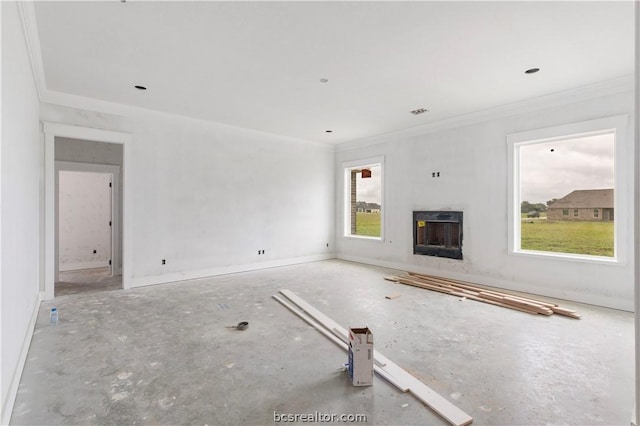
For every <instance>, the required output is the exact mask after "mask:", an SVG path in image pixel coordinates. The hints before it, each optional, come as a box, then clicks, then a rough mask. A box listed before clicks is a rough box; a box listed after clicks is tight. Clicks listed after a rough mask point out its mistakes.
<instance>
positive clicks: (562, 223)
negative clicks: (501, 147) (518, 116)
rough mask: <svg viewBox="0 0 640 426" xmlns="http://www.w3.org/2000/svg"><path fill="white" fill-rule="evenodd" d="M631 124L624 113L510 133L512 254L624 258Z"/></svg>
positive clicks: (608, 258)
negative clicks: (626, 139) (619, 115)
mask: <svg viewBox="0 0 640 426" xmlns="http://www.w3.org/2000/svg"><path fill="white" fill-rule="evenodd" d="M627 127H628V118H627V117H624V116H622V117H611V118H605V119H599V120H593V121H588V122H582V123H575V124H570V125H564V126H558V127H554V128H548V129H540V130H534V131H529V132H523V133H519V134H514V135H509V136H508V137H507V142H508V144H509V151H510V159H511V160H510V164H509V167H510V175H511V180H510V191H509V199H510V204H511V207H510V210H509V218H510V225H509V249H510V251H511V252H514V253H523V254H525V253H526V254H533V255H547V256H555V257H568V258H576V257H581V258H584V259H585V260H589V259H591V260H594V261H596V260H602V261H606V260H615V261H621V260H622V258H621V253H620V250H619V249H620V248H622V247H618V246H619V245H622V246H624V247H625V248H627V249H628V248H629V246H628V244H627V243H626V241H623V240H624V239H623V238H620V237H621V236H623V235H624V232H625V230H624V229H625V225H624V222H620V223H618V222H619V220H622V219H621V218H620V216H619V215H621V214H622V215H625V214H626V212H625V207H626V206H628V205H629V204H628V203H629V200H628V198H629V186H628V184H627V182H626V180H625V178H624V177H625V176H626V175H625V173H628V170H629V162H628V155H626V154H625V153H624V152H625V150H626V147H625V143H624V140H625V135H626V129H627ZM616 210H617V211H616ZM614 217H615V218H616V220H614ZM626 232H628V230H627V231H626Z"/></svg>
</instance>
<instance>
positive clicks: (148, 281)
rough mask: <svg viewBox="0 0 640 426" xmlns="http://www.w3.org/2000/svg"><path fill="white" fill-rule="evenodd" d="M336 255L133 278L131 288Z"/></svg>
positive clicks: (266, 267) (319, 259) (285, 264)
mask: <svg viewBox="0 0 640 426" xmlns="http://www.w3.org/2000/svg"><path fill="white" fill-rule="evenodd" d="M335 257H336V256H335V254H333V253H327V254H319V255H313V256H302V257H293V258H287V259H278V260H270V261H266V262H259V263H248V264H244V265H231V266H221V267H217V268H211V269H201V270H198V271H192V272H185V273H173V274H166V275H156V276H148V277H133V278H131V288H135V287H144V286H149V285H156V284H166V283H171V282H176V281H186V280H195V279H199V278H208V277H215V276H217V275H228V274H236V273H239V272H249V271H257V270H260V269H269V268H277V267H280V266H289V265H298V264H301V263H310V262H318V261H321V260H329V259H335Z"/></svg>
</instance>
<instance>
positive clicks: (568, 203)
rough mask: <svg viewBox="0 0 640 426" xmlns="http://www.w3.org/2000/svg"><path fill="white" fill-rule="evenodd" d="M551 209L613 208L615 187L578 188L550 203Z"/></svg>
mask: <svg viewBox="0 0 640 426" xmlns="http://www.w3.org/2000/svg"><path fill="white" fill-rule="evenodd" d="M548 208H550V209H581V208H583V209H584V208H602V209H612V208H613V189H577V190H575V191H573V192H571V193H570V194H568V195H565V196H564V197H562V198H560V199H559V200H557V201H555V202H553V203H551V204H549V206H548Z"/></svg>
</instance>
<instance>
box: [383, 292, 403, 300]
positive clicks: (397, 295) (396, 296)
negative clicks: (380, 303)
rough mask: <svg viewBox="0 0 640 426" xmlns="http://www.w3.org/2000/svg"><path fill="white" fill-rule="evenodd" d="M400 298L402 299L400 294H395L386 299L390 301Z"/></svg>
mask: <svg viewBox="0 0 640 426" xmlns="http://www.w3.org/2000/svg"><path fill="white" fill-rule="evenodd" d="M398 297H400V293H394V294H390V295H388V296H385V297H384V298H385V299H389V300H393V299H397V298H398Z"/></svg>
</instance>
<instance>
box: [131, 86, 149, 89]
mask: <svg viewBox="0 0 640 426" xmlns="http://www.w3.org/2000/svg"><path fill="white" fill-rule="evenodd" d="M133 87H135V88H136V89H138V90H147V88H146V87H144V86H133Z"/></svg>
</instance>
